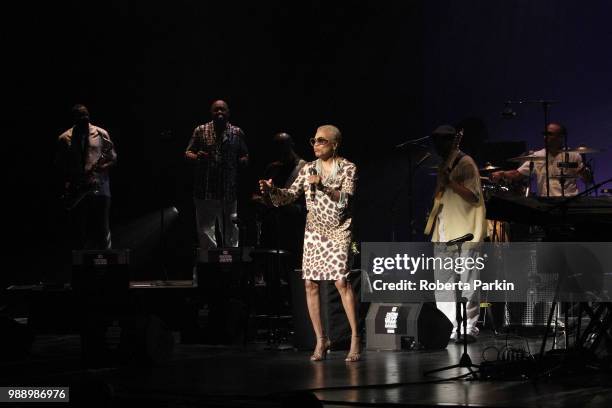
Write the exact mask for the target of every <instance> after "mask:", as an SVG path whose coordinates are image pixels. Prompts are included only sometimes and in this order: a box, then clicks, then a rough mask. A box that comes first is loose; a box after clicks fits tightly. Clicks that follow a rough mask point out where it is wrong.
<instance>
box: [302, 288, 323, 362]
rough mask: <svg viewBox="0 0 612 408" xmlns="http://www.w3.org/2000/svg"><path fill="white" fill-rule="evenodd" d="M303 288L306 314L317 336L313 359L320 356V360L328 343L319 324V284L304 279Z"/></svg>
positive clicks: (321, 325)
mask: <svg viewBox="0 0 612 408" xmlns="http://www.w3.org/2000/svg"><path fill="white" fill-rule="evenodd" d="M304 286H305V287H306V304H307V305H308V314H309V315H310V321H311V322H312V328H313V329H314V332H315V335H316V336H317V345H316V347H315V350H314V353H313V357H315V356H321V358H324V357H322V356H323V355H324V354H325V352H326V351H327V348H328V347H329V341H328V339H327V336H325V334H324V331H323V324H322V323H321V306H320V303H319V283H318V282H315V281H312V280H310V279H306V280H304ZM321 358H319V359H321ZM311 359H312V358H311Z"/></svg>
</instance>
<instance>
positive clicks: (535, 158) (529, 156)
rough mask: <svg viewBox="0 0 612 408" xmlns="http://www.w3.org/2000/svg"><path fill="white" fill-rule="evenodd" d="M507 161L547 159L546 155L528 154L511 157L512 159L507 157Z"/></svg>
mask: <svg viewBox="0 0 612 408" xmlns="http://www.w3.org/2000/svg"><path fill="white" fill-rule="evenodd" d="M506 161H509V162H513V163H523V162H540V161H546V158H545V157H544V156H535V155H533V154H531V155H526V156H516V157H511V158H510V159H506Z"/></svg>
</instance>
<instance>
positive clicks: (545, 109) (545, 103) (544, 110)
mask: <svg viewBox="0 0 612 408" xmlns="http://www.w3.org/2000/svg"><path fill="white" fill-rule="evenodd" d="M556 102H557V101H555V100H546V99H527V100H516V101H512V100H509V101H506V107H509V106H510V105H512V104H517V105H522V104H536V103H537V104H539V105H542V113H543V114H544V157H545V160H546V168H545V175H546V197H550V175H549V174H548V140H547V138H546V127H547V126H548V116H549V110H550V105H552V104H553V103H556ZM514 116H516V115H513V117H514Z"/></svg>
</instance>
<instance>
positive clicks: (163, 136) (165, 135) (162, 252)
mask: <svg viewBox="0 0 612 408" xmlns="http://www.w3.org/2000/svg"><path fill="white" fill-rule="evenodd" d="M171 137H172V131H170V130H164V131H162V132H160V134H159V144H158V147H159V151H158V159H159V160H158V167H157V169H158V173H157V199H158V203H159V221H160V225H159V257H160V263H159V264H160V267H161V272H162V276H163V279H164V280H165V281H167V280H168V269H167V268H166V240H165V236H164V230H165V214H164V212H165V209H164V199H163V196H164V190H163V187H164V186H163V184H164V183H162V178H163V174H164V169H163V168H162V166H163V164H164V163H165V162H164V161H163V160H161V159H162V154H163V151H164V145H163V142H164V141H168V140H170V138H171Z"/></svg>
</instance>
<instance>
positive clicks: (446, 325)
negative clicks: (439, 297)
mask: <svg viewBox="0 0 612 408" xmlns="http://www.w3.org/2000/svg"><path fill="white" fill-rule="evenodd" d="M452 330H453V324H452V323H451V322H450V320H448V318H447V317H446V316H445V315H444V314H443V313H442V312H441V311H439V310H438V309H437V308H436V306H435V305H434V304H433V303H373V304H371V305H370V310H369V311H368V315H367V317H366V349H368V350H412V349H444V348H446V346H447V345H448V342H449V339H450V335H451V332H452Z"/></svg>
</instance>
